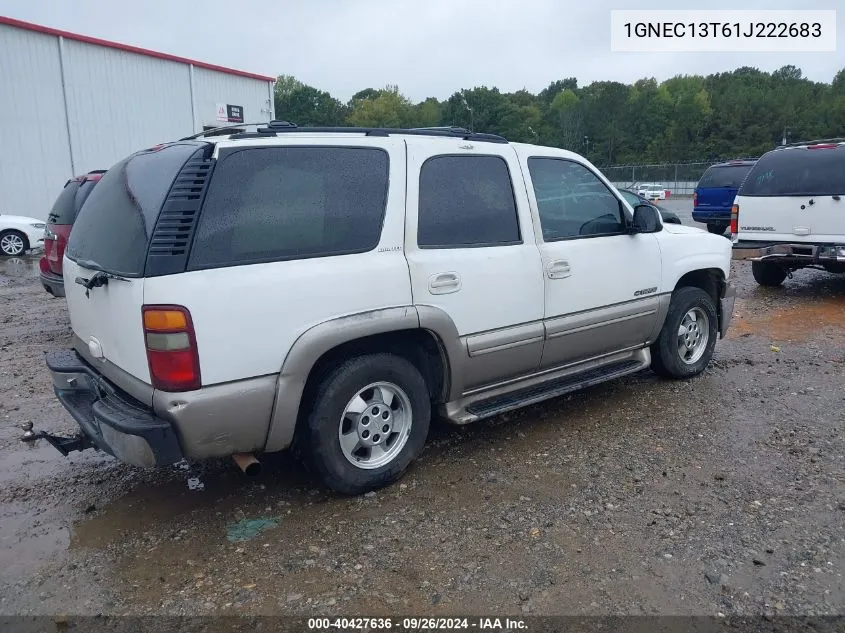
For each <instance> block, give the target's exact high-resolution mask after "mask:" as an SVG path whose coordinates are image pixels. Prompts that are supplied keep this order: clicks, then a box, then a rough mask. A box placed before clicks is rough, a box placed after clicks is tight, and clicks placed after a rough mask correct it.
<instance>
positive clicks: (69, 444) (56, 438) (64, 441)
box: [21, 422, 94, 457]
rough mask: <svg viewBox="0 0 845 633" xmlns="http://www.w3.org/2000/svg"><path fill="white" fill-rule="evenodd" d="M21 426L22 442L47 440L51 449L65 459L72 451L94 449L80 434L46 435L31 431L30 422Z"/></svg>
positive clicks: (43, 432) (84, 436)
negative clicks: (70, 435)
mask: <svg viewBox="0 0 845 633" xmlns="http://www.w3.org/2000/svg"><path fill="white" fill-rule="evenodd" d="M21 426H22V428H23V430H24V434H23V437H22V438H21V441H22V442H34V441H35V440H47V441H48V442H49V443H50V445H51V446H52V447H53V448H55V449H56V450H57V451H59V452H60V453H61V454H62V455H64V456H65V457H67V456H68V453H72V452H73V451H84V450H85V449H87V448H94V443H93V442H92V441H91V440H90V439H89V438H88V436H87V435H85V434H84V433H82V432H80V433H79V434H77V435H74V436H72V437H64V436H61V435H53V434H52V433H47V431H38V432H36V431H33V430H32V422H26V423H25V424H23V425H21Z"/></svg>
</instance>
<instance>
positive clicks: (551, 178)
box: [528, 158, 625, 241]
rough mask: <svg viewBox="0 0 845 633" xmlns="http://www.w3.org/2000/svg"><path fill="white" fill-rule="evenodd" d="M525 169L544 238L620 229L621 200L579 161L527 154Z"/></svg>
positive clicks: (570, 236)
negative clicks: (535, 198) (532, 190)
mask: <svg viewBox="0 0 845 633" xmlns="http://www.w3.org/2000/svg"><path fill="white" fill-rule="evenodd" d="M528 170H529V172H530V173H531V182H532V184H533V186H534V195H535V196H536V197H537V207H538V211H539V213H540V225H541V227H542V229H543V238H544V239H545V240H547V241H550V240H559V239H565V238H572V237H583V236H590V235H612V234H617V233H621V232H623V230H624V228H625V225H624V222H623V216H622V209H621V203H620V202H619V200H618V199H617V198H616V196H614V195H613V193H612V192H611V191H610V189H608V188H607V187H606V186H605V184H604V183H603V182H602V181H601V180H599V178H598V177H597V176H596V175H595V174H594V173H593V172H591V171H590V170H589V169H587V168H586V167H584V166H583V165H581V164H580V163H576V162H573V161H569V160H561V159H556V158H529V159H528Z"/></svg>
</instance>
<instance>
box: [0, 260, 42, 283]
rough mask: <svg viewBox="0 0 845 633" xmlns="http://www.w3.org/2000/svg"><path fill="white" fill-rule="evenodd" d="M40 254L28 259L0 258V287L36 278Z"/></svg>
mask: <svg viewBox="0 0 845 633" xmlns="http://www.w3.org/2000/svg"><path fill="white" fill-rule="evenodd" d="M39 259H41V253H38V255H35V256H32V255H30V256H29V257H0V286H8V285H9V284H10V283H13V282H18V281H21V280H25V279H32V278H35V277H38V260H39Z"/></svg>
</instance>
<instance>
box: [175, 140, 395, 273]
mask: <svg viewBox="0 0 845 633" xmlns="http://www.w3.org/2000/svg"><path fill="white" fill-rule="evenodd" d="M387 185H388V156H387V153H386V152H384V151H383V150H380V149H367V148H353V147H267V148H249V149H243V150H238V151H235V152H233V153H231V154H228V155H226V156H224V157H221V158H220V160H219V162H218V165H217V166H216V167H215V170H214V175H213V176H212V180H211V183H210V184H209V189H208V193H207V194H206V199H205V203H204V205H203V210H202V214H201V215H200V220H199V224H198V226H197V233H196V236H195V237H194V244H193V247H192V248H191V256H190V260H189V262H188V268H190V269H194V270H195V269H198V268H210V267H214V266H233V265H238V264H249V263H257V262H267V261H278V260H286V259H302V258H306V257H320V256H328V255H344V254H349V253H361V252H365V251H369V250H371V249H373V248H375V247H376V245H377V244H378V241H379V237H380V235H381V227H382V221H383V219H384V209H385V204H386V202H387Z"/></svg>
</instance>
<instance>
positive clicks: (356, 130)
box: [180, 120, 508, 143]
mask: <svg viewBox="0 0 845 633" xmlns="http://www.w3.org/2000/svg"><path fill="white" fill-rule="evenodd" d="M245 127H255V128H256V130H255V131H254V132H244V131H242V130H243V128H245ZM225 130H238V131H237V132H233V134H232V135H231V136H230V137H229V138H231V139H242V138H262V137H267V136H277V135H278V134H287V133H292V132H306V133H307V132H312V133H318V134H323V133H338V134H364V135H366V136H390V135H392V134H405V135H411V136H441V137H448V138H460V139H463V140H466V141H479V142H487V143H507V142H508V140H507V139H506V138H505V137H503V136H499V135H498V134H484V133H481V132H470V131H469V130H467V129H466V128H462V127H453V126H449V127H422V128H380V127H329V126H324V127H299V126H297V125H296V124H295V123H291V122H289V121H275V120H274V121H269V122H267V121H265V122H262V123H241V124H238V125H226V126H223V127H219V128H213V129H210V130H204V131H202V132H198V133H197V134H193V135H191V136H186V137H185V138H183V139H180V140H182V141H189V140H192V139H196V138H200V137H202V136H219V135H220V133H221V132H224V131H225Z"/></svg>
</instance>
